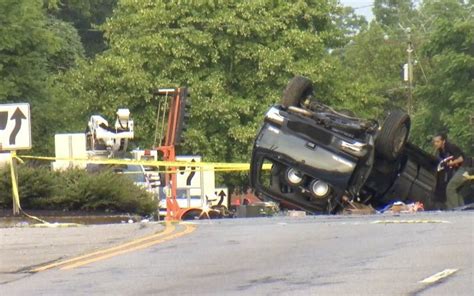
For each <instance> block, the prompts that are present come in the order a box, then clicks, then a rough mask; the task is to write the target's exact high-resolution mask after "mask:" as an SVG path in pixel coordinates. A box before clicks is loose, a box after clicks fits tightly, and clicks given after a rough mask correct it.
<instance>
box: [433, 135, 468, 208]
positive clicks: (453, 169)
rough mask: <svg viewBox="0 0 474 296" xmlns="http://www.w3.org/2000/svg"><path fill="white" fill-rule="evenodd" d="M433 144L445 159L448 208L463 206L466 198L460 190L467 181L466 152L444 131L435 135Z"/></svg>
mask: <svg viewBox="0 0 474 296" xmlns="http://www.w3.org/2000/svg"><path fill="white" fill-rule="evenodd" d="M433 145H434V146H435V148H436V153H437V157H438V159H439V160H440V161H445V163H444V170H445V180H444V181H445V182H447V185H446V208H447V209H448V210H449V209H453V208H456V207H459V206H463V205H464V200H463V197H462V196H461V195H460V194H459V192H458V191H459V189H460V188H461V187H462V186H463V185H464V183H465V178H464V176H463V174H464V172H466V168H467V163H466V166H465V167H464V166H463V163H464V153H463V151H462V150H461V148H459V147H458V146H456V145H455V144H453V143H451V142H449V141H448V137H447V136H446V134H443V133H439V134H437V135H436V136H434V138H433Z"/></svg>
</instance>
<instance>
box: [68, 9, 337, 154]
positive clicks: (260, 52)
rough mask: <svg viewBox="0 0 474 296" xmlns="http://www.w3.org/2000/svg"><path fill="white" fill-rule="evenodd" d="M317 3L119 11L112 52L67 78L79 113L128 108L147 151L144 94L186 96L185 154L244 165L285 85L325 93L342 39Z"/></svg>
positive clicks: (151, 106) (150, 104)
mask: <svg viewBox="0 0 474 296" xmlns="http://www.w3.org/2000/svg"><path fill="white" fill-rule="evenodd" d="M337 9H338V8H337V7H336V6H334V5H332V4H330V3H328V2H325V1H297V2H295V3H288V2H286V1H227V2H213V1H206V2H193V3H192V4H189V5H185V6H184V5H180V4H179V2H169V1H121V2H120V3H119V5H118V7H117V9H116V10H115V12H114V16H113V17H112V18H111V19H110V20H109V21H108V22H107V23H106V24H105V25H104V26H103V27H102V28H103V30H104V32H105V36H106V38H107V40H108V43H109V46H110V49H109V50H107V51H106V52H104V53H103V54H101V55H99V56H97V57H96V58H95V59H94V60H93V61H92V62H91V63H88V64H84V65H83V67H81V68H80V69H78V70H76V71H73V72H72V73H70V76H71V78H70V79H71V80H70V81H78V83H77V84H75V85H74V89H73V96H74V97H75V98H77V99H78V100H79V101H80V102H81V104H83V106H84V107H85V108H84V112H85V113H87V114H91V113H94V112H103V113H105V114H106V115H109V116H111V115H112V112H114V110H115V109H116V108H117V107H120V106H127V107H129V108H130V109H131V111H132V114H133V115H134V116H135V119H136V121H137V126H136V131H137V136H138V139H137V140H138V141H139V142H140V143H141V144H142V145H147V146H150V145H151V144H152V140H153V133H154V124H155V116H156V108H157V105H158V103H157V102H155V101H152V100H151V95H150V89H152V88H155V87H159V86H184V85H187V86H189V87H190V88H191V93H192V97H191V100H192V104H193V106H192V108H191V110H192V112H191V120H190V123H189V126H190V128H189V130H188V132H187V133H186V135H185V140H186V141H185V145H184V150H183V151H186V152H188V153H194V154H201V155H205V156H206V158H207V159H210V160H221V161H242V160H246V159H248V158H249V155H250V148H251V143H252V141H253V138H254V136H255V132H256V130H257V127H258V126H259V124H260V121H261V118H262V115H263V113H264V112H265V109H266V108H267V107H268V106H269V105H271V104H272V103H273V102H275V101H276V100H277V99H278V97H279V95H280V93H281V89H282V88H283V87H284V85H285V83H286V82H287V81H288V79H289V78H290V77H292V76H293V75H295V74H301V75H306V76H309V77H310V78H312V79H313V80H314V81H315V82H316V84H324V83H325V81H326V74H327V72H328V70H329V69H330V66H329V65H328V64H327V63H326V62H325V60H324V57H325V55H326V51H327V48H329V47H331V46H335V45H337V43H338V42H339V37H340V35H339V34H340V31H339V30H338V29H337V27H336V26H334V24H333V23H332V21H331V14H333V13H336V12H337Z"/></svg>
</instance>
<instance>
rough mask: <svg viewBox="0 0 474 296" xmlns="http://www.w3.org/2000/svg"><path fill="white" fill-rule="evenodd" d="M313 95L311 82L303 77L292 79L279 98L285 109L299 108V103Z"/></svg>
mask: <svg viewBox="0 0 474 296" xmlns="http://www.w3.org/2000/svg"><path fill="white" fill-rule="evenodd" d="M312 93H313V82H312V81H311V80H309V79H308V78H306V77H303V76H295V77H293V78H292V79H291V80H290V81H289V82H288V84H287V86H286V88H285V90H284V91H283V95H282V97H281V104H282V105H283V106H285V107H290V106H295V107H300V106H301V103H302V102H303V101H304V100H305V99H306V98H307V97H309V96H310V95H311V94H312Z"/></svg>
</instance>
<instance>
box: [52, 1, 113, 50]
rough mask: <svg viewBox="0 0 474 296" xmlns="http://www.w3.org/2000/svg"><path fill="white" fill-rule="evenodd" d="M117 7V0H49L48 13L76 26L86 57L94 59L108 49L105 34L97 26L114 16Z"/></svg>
mask: <svg viewBox="0 0 474 296" xmlns="http://www.w3.org/2000/svg"><path fill="white" fill-rule="evenodd" d="M116 5H117V0H48V7H49V9H48V12H49V13H50V14H51V15H53V16H55V17H56V18H58V19H61V20H63V21H65V22H68V23H72V24H73V25H74V27H75V28H76V29H77V30H78V31H79V35H80V37H81V41H82V44H83V45H84V48H85V52H86V55H87V56H88V57H92V56H94V55H95V54H97V53H99V52H102V51H104V50H105V49H106V43H105V40H104V36H103V32H102V31H101V30H100V29H98V28H97V26H98V25H101V24H103V23H104V22H105V20H106V19H107V17H110V16H111V15H112V11H113V9H114V7H115V6H116Z"/></svg>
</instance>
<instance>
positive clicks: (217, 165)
mask: <svg viewBox="0 0 474 296" xmlns="http://www.w3.org/2000/svg"><path fill="white" fill-rule="evenodd" d="M21 158H24V159H36V160H45V161H68V162H78V163H92V164H115V165H143V166H156V167H166V168H175V169H173V170H171V171H170V170H168V171H162V172H164V173H176V172H182V171H183V169H180V168H182V167H193V168H204V169H207V170H214V171H248V170H249V169H250V164H248V163H222V162H191V161H157V160H131V159H130V160H128V159H127V160H124V159H110V158H109V159H87V158H61V157H49V156H32V155H22V156H21ZM270 168H271V164H264V165H263V169H265V170H268V169H270ZM186 171H188V172H189V169H186Z"/></svg>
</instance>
